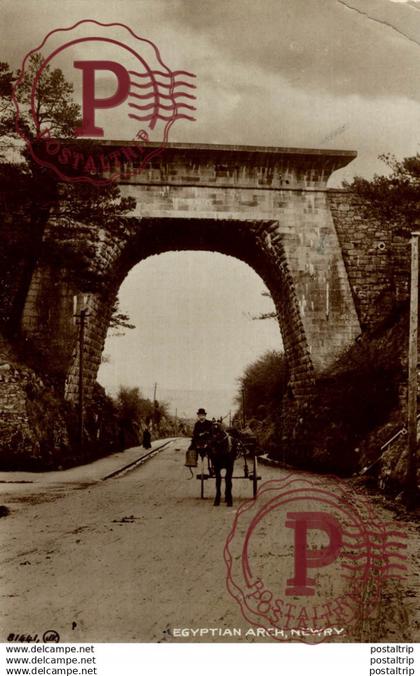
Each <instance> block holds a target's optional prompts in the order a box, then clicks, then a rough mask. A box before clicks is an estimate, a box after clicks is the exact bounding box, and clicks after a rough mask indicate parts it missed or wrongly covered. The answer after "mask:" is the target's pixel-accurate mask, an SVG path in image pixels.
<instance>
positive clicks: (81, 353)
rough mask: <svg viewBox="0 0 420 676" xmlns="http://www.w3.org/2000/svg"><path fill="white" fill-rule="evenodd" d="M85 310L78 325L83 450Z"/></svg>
mask: <svg viewBox="0 0 420 676" xmlns="http://www.w3.org/2000/svg"><path fill="white" fill-rule="evenodd" d="M86 315H87V310H86V309H85V308H82V309H81V310H80V324H79V442H80V449H81V450H82V449H83V427H84V422H85V420H84V406H85V401H84V399H85V392H84V382H83V366H84V364H83V361H84V350H85V322H86Z"/></svg>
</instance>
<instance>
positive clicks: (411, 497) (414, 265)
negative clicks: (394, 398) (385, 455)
mask: <svg viewBox="0 0 420 676" xmlns="http://www.w3.org/2000/svg"><path fill="white" fill-rule="evenodd" d="M419 236H420V232H412V233H411V288H410V329H409V331H410V332H409V344H408V401H407V431H408V456H407V474H406V481H405V498H406V504H407V507H411V508H412V507H414V506H415V503H416V493H417V386H418V382H417V381H418V322H419V239H418V238H419Z"/></svg>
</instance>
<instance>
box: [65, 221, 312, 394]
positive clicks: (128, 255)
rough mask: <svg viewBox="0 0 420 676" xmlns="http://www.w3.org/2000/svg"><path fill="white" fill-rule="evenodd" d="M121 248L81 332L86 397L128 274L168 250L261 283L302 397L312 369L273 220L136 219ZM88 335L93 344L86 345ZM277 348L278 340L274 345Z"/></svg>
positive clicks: (72, 376) (70, 386)
mask: <svg viewBox="0 0 420 676" xmlns="http://www.w3.org/2000/svg"><path fill="white" fill-rule="evenodd" d="M131 227H132V230H131V232H130V233H129V235H128V236H127V238H126V241H125V243H124V245H123V246H122V247H119V248H116V249H115V252H114V255H113V256H108V260H107V267H106V273H105V275H104V278H105V284H104V291H103V292H102V293H100V294H95V298H94V299H93V303H92V306H91V308H90V323H89V327H88V328H87V345H88V347H87V349H88V351H90V354H88V357H89V362H90V363H91V365H92V369H91V372H90V373H89V374H88V375H87V383H86V389H87V393H88V392H89V391H90V390H91V389H92V388H93V383H94V382H95V380H96V375H97V371H98V368H99V365H100V359H101V353H102V350H103V348H104V344H105V338H106V334H107V330H108V326H109V321H110V316H111V308H112V306H113V304H114V302H115V299H116V298H117V295H118V290H119V288H120V286H121V284H122V283H123V281H124V279H125V278H126V276H127V274H128V273H129V271H130V270H131V269H132V268H133V267H135V266H136V265H137V264H139V263H140V262H142V261H144V260H145V259H147V258H149V257H151V256H155V255H159V254H162V253H165V252H170V251H207V252H217V253H219V254H224V255H227V256H231V257H233V258H236V259H238V260H240V261H242V262H243V263H245V264H247V265H248V266H250V267H251V268H252V269H253V270H254V271H255V272H256V273H257V275H258V276H259V277H260V278H261V279H262V281H263V282H264V284H265V286H266V287H267V289H268V290H269V292H270V294H271V297H272V299H273V302H274V305H275V308H276V311H277V315H278V321H279V328H280V333H281V336H282V339H283V345H284V351H285V355H286V359H287V362H288V367H289V372H290V376H291V380H290V385H291V390H292V392H293V394H294V396H295V397H296V398H306V397H307V396H308V395H309V394H310V391H311V388H312V385H313V366H312V361H311V357H310V352H309V348H308V344H307V340H306V336H305V331H304V327H303V324H302V321H301V315H300V311H299V306H298V300H297V297H296V293H295V289H294V282H293V278H292V275H291V273H290V271H289V269H288V264H287V260H286V256H285V252H284V249H283V245H282V241H281V238H280V237H279V236H278V223H277V222H275V221H274V222H273V221H239V220H233V219H229V220H221V219H220V220H219V219H202V218H200V219H194V218H180V219H176V218H159V219H155V218H145V219H137V220H136V221H135V222H133V223H132V225H131ZM89 332H92V333H93V334H94V337H95V340H91V341H89ZM279 346H280V341H279ZM77 372H78V354H77V350H76V354H75V355H74V358H73V363H72V366H71V368H70V372H69V377H68V380H67V398H69V399H70V400H71V399H72V398H73V397H74V396H75V394H76V392H75V387H74V386H75V381H76V379H77Z"/></svg>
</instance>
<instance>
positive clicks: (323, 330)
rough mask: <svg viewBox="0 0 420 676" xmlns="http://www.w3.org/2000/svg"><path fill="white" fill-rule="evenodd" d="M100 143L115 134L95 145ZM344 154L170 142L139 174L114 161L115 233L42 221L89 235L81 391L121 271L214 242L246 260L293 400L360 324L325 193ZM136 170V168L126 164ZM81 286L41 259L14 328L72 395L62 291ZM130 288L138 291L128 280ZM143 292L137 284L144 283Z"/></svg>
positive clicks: (69, 311) (69, 333)
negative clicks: (40, 351) (270, 312)
mask: <svg viewBox="0 0 420 676" xmlns="http://www.w3.org/2000/svg"><path fill="white" fill-rule="evenodd" d="M103 145H106V146H107V150H109V149H110V147H111V149H112V148H114V146H115V148H118V147H119V146H120V145H121V144H118V143H117V142H105V144H104V143H102V144H101V146H103ZM355 156H356V153H355V152H352V151H329V150H325V151H320V150H306V149H292V148H283V149H279V148H254V147H234V146H203V145H188V144H171V145H169V146H168V147H167V148H165V150H164V152H163V153H162V154H161V155H160V156H158V157H155V158H154V159H153V161H152V162H150V164H149V165H148V166H147V167H146V168H144V169H143V170H142V171H141V172H140V173H138V175H134V176H133V175H130V174H129V171H131V174H132V171H133V166H132V165H124V166H123V168H122V173H121V180H120V189H121V192H122V194H123V195H124V196H128V195H131V196H133V197H135V198H136V200H137V207H136V210H135V212H134V214H133V215H134V219H132V221H131V224H130V226H127V228H126V230H125V231H124V232H123V233H121V234H120V235H119V236H111V235H110V233H108V232H107V231H105V230H101V231H98V230H95V231H93V229H89V227H86V225H83V224H77V223H75V224H72V227H71V228H68V227H67V226H63V224H61V223H59V222H53V221H51V222H50V223H49V225H48V227H47V230H46V235H45V238H46V241H48V239H50V240H51V239H52V240H54V239H58V238H59V239H61V240H63V239H66V238H67V240H68V243H69V245H70V246H71V245H72V242H73V241H74V246H75V248H76V247H77V241H78V238H80V237H82V238H84V239H86V241H89V243H90V245H91V246H90V249H89V250H90V260H89V262H88V265H89V269H90V273H91V274H90V276H91V278H92V276H93V277H95V278H96V279H97V281H98V283H97V284H96V286H95V291H94V292H93V293H91V294H90V295H89V304H88V312H89V318H88V322H87V327H86V343H85V360H86V364H87V368H86V371H85V388H86V395H87V398H88V397H89V395H90V393H91V392H92V388H93V384H94V382H95V380H96V374H97V371H98V368H99V364H100V359H101V353H102V350H103V347H104V343H105V338H106V333H107V329H108V326H109V320H110V315H111V309H112V304H113V301H114V300H115V298H116V295H117V293H118V289H119V287H120V285H121V283H122V281H123V280H124V278H125V276H126V275H127V273H128V272H129V270H130V269H131V268H132V267H133V266H134V265H136V264H137V263H139V262H140V261H142V260H144V259H145V258H147V257H149V256H153V255H156V254H159V253H163V252H165V251H181V250H202V251H216V252H219V253H222V254H227V255H229V256H233V257H235V258H238V259H240V260H242V261H244V262H245V263H247V264H248V265H250V266H251V267H252V268H253V269H254V270H255V271H256V273H257V274H258V275H260V277H261V278H262V279H263V281H264V282H265V284H266V286H267V288H268V289H269V291H270V293H271V295H272V297H273V300H274V303H275V306H276V309H277V312H278V316H279V324H280V330H281V334H282V338H283V342H284V347H285V352H286V356H287V360H288V363H289V370H290V374H291V387H292V392H293V394H294V396H295V398H296V399H301V398H302V399H304V398H305V397H307V396H308V394H310V391H311V387H312V384H313V382H314V380H315V379H316V377H317V375H318V374H321V373H322V372H323V371H325V370H326V369H327V368H328V367H329V366H331V364H332V363H333V362H334V361H335V360H336V359H337V357H338V356H339V355H340V354H342V353H343V352H344V351H345V350H346V348H348V347H349V346H350V345H351V344H352V343H353V342H354V340H355V339H356V337H357V336H358V335H360V333H361V328H360V323H359V319H358V315H357V312H356V308H355V304H354V299H353V294H352V290H351V287H350V283H349V279H348V276H347V272H346V268H345V265H344V261H343V255H342V251H341V246H340V243H339V239H338V237H337V232H336V229H335V226H334V221H333V218H332V215H331V211H330V206H329V202H328V199H327V192H328V191H327V187H326V186H327V180H328V178H329V176H330V175H331V173H332V172H333V171H335V170H336V169H338V168H340V167H343V166H345V165H346V164H348V162H350V161H351V160H352V159H353V158H354V157H355ZM134 169H135V167H134ZM90 290H91V289H89V288H87V287H86V284H85V282H84V281H83V280H82V279H80V278H78V276H77V275H76V274H75V273H74V272H72V270H71V269H70V267H69V268H68V269H66V266H65V265H64V266H63V269H62V270H60V271H59V272H58V273H57V270H56V269H54V268H53V267H52V266H51V264H49V263H48V262H46V261H40V262H39V264H38V267H37V268H36V270H35V272H34V275H33V279H32V283H31V286H30V289H29V293H28V296H27V300H26V304H25V308H24V312H23V317H22V330H23V332H24V334H25V335H26V337H27V338H28V339H29V340H33V341H35V342H37V341H38V343H39V342H42V343H43V344H44V345H47V346H48V350H49V355H50V359H51V368H54V369H55V371H59V372H60V374H61V376H62V378H63V382H65V394H66V398H67V399H68V400H70V401H73V402H76V401H77V396H78V394H77V393H78V371H79V354H78V343H77V328H76V327H75V326H74V321H73V314H74V308H73V297H74V294H76V293H78V292H86V291H90ZM139 292H140V293H141V292H142V290H141V289H139ZM145 292H147V290H145Z"/></svg>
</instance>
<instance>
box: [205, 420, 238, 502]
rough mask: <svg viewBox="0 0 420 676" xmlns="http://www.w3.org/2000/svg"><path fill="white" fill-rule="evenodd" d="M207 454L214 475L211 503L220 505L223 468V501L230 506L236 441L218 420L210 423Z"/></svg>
mask: <svg viewBox="0 0 420 676" xmlns="http://www.w3.org/2000/svg"><path fill="white" fill-rule="evenodd" d="M207 456H208V457H209V459H210V461H211V464H212V467H213V470H214V473H215V477H216V496H215V498H214V503H213V504H214V506H215V507H218V506H219V505H220V498H221V486H222V475H221V470H222V469H225V470H226V474H225V502H226V504H227V506H228V507H232V505H233V500H232V475H233V465H234V462H235V458H236V443H235V440H234V439H233V438H232V437H231V436H230V435H229V434H227V432H225V430H224V429H223V425H222V424H221V423H219V422H213V424H212V429H211V433H210V437H209V441H208V446H207Z"/></svg>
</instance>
